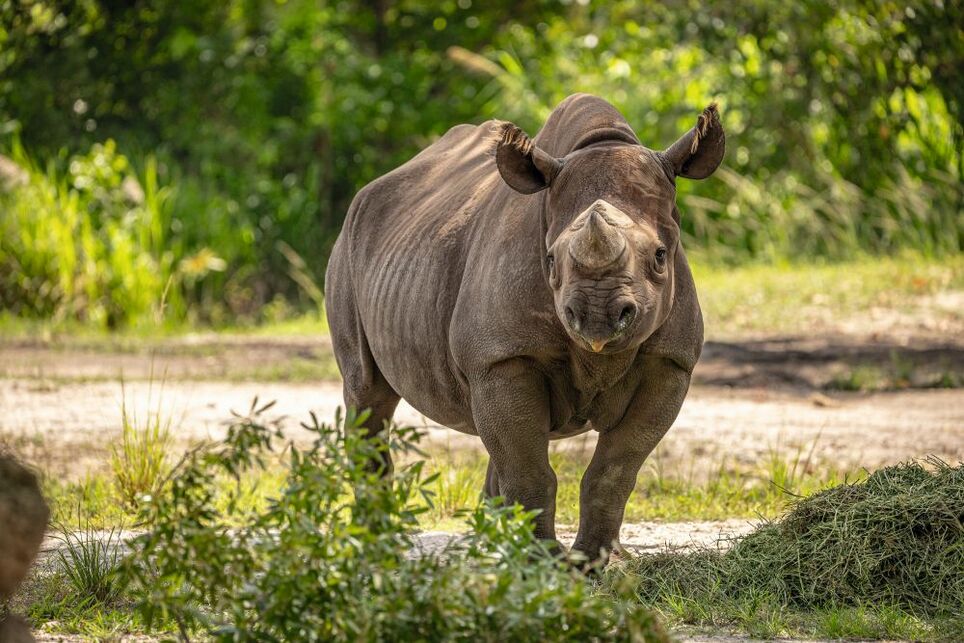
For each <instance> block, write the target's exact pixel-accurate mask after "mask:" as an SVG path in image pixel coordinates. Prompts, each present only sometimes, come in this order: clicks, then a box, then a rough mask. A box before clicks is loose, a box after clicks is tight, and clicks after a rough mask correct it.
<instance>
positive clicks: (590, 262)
mask: <svg viewBox="0 0 964 643" xmlns="http://www.w3.org/2000/svg"><path fill="white" fill-rule="evenodd" d="M625 247H626V237H624V236H623V233H622V232H620V231H619V228H618V227H617V226H615V225H613V224H612V223H610V222H609V221H608V220H607V218H606V217H605V216H604V214H603V213H602V212H601V211H600V210H599V209H598V208H595V207H594V208H593V209H592V210H590V211H589V213H588V216H587V218H586V222H585V223H584V224H583V226H582V227H581V228H580V229H579V230H578V231H577V232H576V234H575V236H574V237H573V238H572V242H571V243H570V244H569V254H570V255H571V256H572V258H573V259H575V260H576V262H577V263H578V264H580V265H582V266H585V267H586V268H589V269H590V270H597V269H599V268H604V267H605V266H608V265H609V264H611V263H613V262H614V261H616V259H618V258H619V255H621V254H622V253H623V248H625Z"/></svg>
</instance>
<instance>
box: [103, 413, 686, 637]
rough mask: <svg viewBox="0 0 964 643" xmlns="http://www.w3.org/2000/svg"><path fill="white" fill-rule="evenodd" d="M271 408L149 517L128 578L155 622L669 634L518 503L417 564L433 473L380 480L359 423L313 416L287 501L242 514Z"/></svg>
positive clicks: (293, 633) (322, 631)
mask: <svg viewBox="0 0 964 643" xmlns="http://www.w3.org/2000/svg"><path fill="white" fill-rule="evenodd" d="M269 407H270V405H268V406H265V407H261V408H258V407H256V406H252V409H251V414H250V415H249V416H248V417H245V418H240V419H238V421H237V422H236V423H235V424H234V425H232V427H231V429H230V431H229V434H228V437H227V439H226V440H225V441H224V442H223V443H221V444H219V445H216V446H214V447H213V448H208V449H202V450H196V451H193V452H191V453H190V454H189V455H188V457H187V458H185V459H184V460H183V461H182V462H181V464H180V465H178V467H177V468H176V470H175V473H174V475H173V476H172V477H171V480H170V483H169V486H167V487H166V488H165V489H164V490H163V491H162V492H161V493H158V494H157V495H156V496H155V497H154V498H152V499H151V500H150V501H149V502H147V503H145V504H144V506H143V507H142V511H141V514H140V518H141V520H142V521H143V523H144V524H145V525H146V526H148V527H149V531H148V532H147V533H145V534H144V535H142V536H139V537H137V538H135V539H134V540H133V541H132V543H131V546H132V548H133V553H132V555H131V556H130V557H129V558H127V559H126V560H125V562H124V564H123V570H122V571H121V572H120V573H121V575H122V578H124V579H125V581H126V590H125V591H126V592H127V593H128V595H129V596H130V597H131V598H132V599H133V600H134V601H135V604H136V609H137V612H138V614H140V615H141V616H142V617H143V618H144V619H145V622H146V623H147V624H148V626H151V625H153V624H154V623H160V624H170V623H174V624H176V626H177V629H178V631H179V632H180V633H181V635H182V636H185V635H187V634H188V633H190V632H194V633H197V634H204V635H207V636H210V637H211V638H213V639H215V640H224V641H237V640H252V641H254V640H290V639H292V638H299V639H303V640H326V641H358V640H362V641H376V640H469V639H481V640H486V641H505V640H572V639H573V638H576V639H583V638H592V639H593V640H600V641H607V640H614V641H630V640H632V641H664V640H668V639H667V638H666V635H665V634H664V633H663V632H662V630H661V629H660V627H659V625H658V624H657V623H656V621H655V620H654V619H653V617H652V615H651V614H650V613H649V612H648V611H647V610H645V609H644V608H643V607H642V606H640V605H639V604H637V603H635V602H634V601H631V600H627V599H626V598H622V597H619V596H618V595H616V594H614V593H609V594H607V595H601V594H599V593H598V592H596V591H595V589H594V588H593V586H592V585H590V584H589V583H587V582H586V581H585V580H584V578H582V577H581V576H580V575H579V574H578V572H575V571H574V570H572V569H571V568H570V567H569V566H568V565H567V564H566V563H565V562H564V561H560V560H559V559H557V558H555V557H554V556H553V555H552V553H551V552H550V551H549V550H548V549H547V546H546V545H544V544H543V543H541V542H539V541H537V540H536V539H535V538H534V537H533V534H532V529H531V524H530V522H529V518H531V514H526V513H525V512H523V511H522V510H521V509H520V508H518V507H497V506H495V505H493V504H481V505H480V504H477V505H476V508H475V509H474V510H473V511H471V512H467V513H463V514H462V515H463V517H464V518H465V519H466V520H467V522H468V526H469V527H470V528H471V529H470V531H469V533H468V534H467V535H466V536H465V538H464V539H462V540H459V541H454V542H451V543H449V544H447V545H445V546H444V547H443V548H442V549H441V550H440V551H435V552H432V551H425V552H422V553H421V554H420V555H414V556H413V555H411V554H410V552H411V551H412V550H413V548H414V547H415V545H414V541H413V533H414V531H415V530H416V528H417V526H418V515H419V514H420V513H423V512H424V511H425V504H424V503H425V501H426V500H427V499H429V498H431V492H430V490H429V489H428V488H427V486H426V485H427V484H428V483H429V482H430V480H431V479H430V477H426V476H424V475H423V463H421V462H418V461H416V462H413V463H412V464H410V465H408V466H404V467H399V468H397V469H396V471H395V475H394V478H393V482H394V484H392V485H386V484H384V482H383V481H382V480H381V479H380V478H379V476H378V475H377V473H372V472H370V471H369V467H367V466H366V464H367V462H368V461H369V459H370V458H372V457H377V449H378V447H376V446H375V445H373V444H372V443H370V442H368V441H365V440H363V439H361V438H360V435H359V432H358V430H357V424H356V423H355V422H356V421H355V419H354V418H348V419H347V420H346V424H345V427H342V426H340V422H339V421H338V419H337V418H336V426H335V427H330V426H326V425H319V424H318V422H317V420H315V419H314V418H312V421H311V422H310V423H308V424H306V425H304V426H305V427H306V428H307V429H308V430H309V431H310V432H311V433H312V434H313V440H312V443H311V445H310V446H309V447H307V448H298V447H295V446H293V445H288V447H287V454H286V459H287V461H288V471H287V473H286V475H285V479H284V483H283V486H282V488H281V489H280V491H279V493H278V494H276V495H274V496H273V498H272V500H271V502H269V503H268V504H267V505H266V506H264V507H257V508H255V507H250V506H246V505H245V504H244V503H243V501H242V499H243V496H244V495H245V491H244V490H243V489H242V488H241V487H238V486H235V487H229V488H227V489H225V488H224V487H223V486H222V485H221V484H220V482H219V481H220V479H221V478H222V477H224V476H229V477H236V476H240V475H243V474H244V473H245V472H247V471H251V470H258V469H260V468H261V467H262V459H263V458H264V457H265V456H266V455H267V454H269V453H271V452H272V451H274V447H275V446H277V445H279V443H283V435H282V433H281V429H280V425H278V424H277V423H273V422H267V421H264V420H262V419H261V414H262V413H263V412H264V411H265V410H267V408H269ZM343 428H347V430H343ZM353 429H354V430H353ZM412 437H413V434H412V433H411V432H410V431H408V430H401V432H400V440H399V441H398V442H396V443H395V444H394V445H393V447H392V448H393V450H396V451H400V452H402V453H404V452H408V451H410V450H411V447H412V443H411V441H410V440H411V438H412ZM381 448H388V447H386V446H384V445H382V447H381ZM347 489H351V490H353V498H352V499H351V502H347V500H348V499H347V498H346V490H347ZM225 500H226V504H224V501H225Z"/></svg>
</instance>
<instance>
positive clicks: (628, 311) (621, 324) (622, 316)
mask: <svg viewBox="0 0 964 643" xmlns="http://www.w3.org/2000/svg"><path fill="white" fill-rule="evenodd" d="M634 319H636V306H635V305H634V304H626V305H625V306H623V309H622V310H621V311H619V317H618V318H617V319H616V330H624V329H625V328H626V327H628V326H629V325H630V324H632V323H633V320H634Z"/></svg>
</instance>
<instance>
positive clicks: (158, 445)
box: [110, 383, 173, 508]
mask: <svg viewBox="0 0 964 643" xmlns="http://www.w3.org/2000/svg"><path fill="white" fill-rule="evenodd" d="M151 386H153V383H152V384H151ZM122 391H123V386H122ZM123 397H124V399H123V401H122V402H121V420H122V427H121V440H120V443H119V444H117V445H115V446H114V447H113V448H112V451H111V459H110V464H111V470H112V471H113V474H114V484H115V486H116V487H117V491H118V494H119V495H120V498H121V500H122V501H123V502H124V504H126V505H127V506H128V507H131V508H134V507H137V506H138V505H139V503H140V502H141V501H142V500H143V499H144V498H145V497H149V496H151V495H152V494H154V493H156V492H157V491H158V487H159V485H160V483H161V481H162V480H163V478H164V476H165V475H166V474H167V468H168V452H169V450H170V449H171V446H172V441H173V439H172V435H171V425H172V416H171V415H170V414H166V413H165V412H164V410H163V409H164V407H163V405H162V403H161V400H160V399H158V402H157V407H156V408H154V409H153V410H152V409H151V408H150V400H148V409H147V411H146V412H145V416H144V417H143V418H141V419H138V418H137V416H136V414H135V413H133V412H131V411H130V410H129V408H128V405H127V399H126V398H127V396H126V391H125V392H124V394H123Z"/></svg>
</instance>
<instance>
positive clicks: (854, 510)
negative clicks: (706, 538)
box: [606, 461, 964, 640]
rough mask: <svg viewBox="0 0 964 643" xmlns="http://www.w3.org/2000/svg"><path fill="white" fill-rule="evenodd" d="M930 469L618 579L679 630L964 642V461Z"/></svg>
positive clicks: (851, 487) (794, 509) (911, 470)
mask: <svg viewBox="0 0 964 643" xmlns="http://www.w3.org/2000/svg"><path fill="white" fill-rule="evenodd" d="M928 464H929V466H926V467H925V466H924V465H922V464H920V463H910V464H902V465H898V466H893V467H886V468H883V469H880V470H878V471H876V472H874V473H872V474H871V475H869V476H868V477H867V478H866V479H865V480H863V481H861V482H858V483H847V484H842V485H839V486H835V487H832V488H829V489H827V490H825V491H822V492H820V493H816V494H813V495H811V496H809V497H805V498H801V499H798V500H795V501H794V502H793V504H792V506H791V507H790V510H789V511H788V512H787V513H786V514H784V515H783V516H782V517H781V518H780V519H779V520H776V521H773V522H769V523H765V524H763V525H762V526H760V527H758V528H757V529H756V530H755V531H753V532H752V533H750V534H748V535H746V536H744V537H741V538H738V539H736V540H735V541H733V542H732V543H731V546H730V547H729V548H728V549H726V550H725V551H723V550H719V549H703V550H697V551H695V552H690V553H680V552H669V553H660V554H643V555H641V556H639V557H637V558H635V559H633V560H631V561H629V562H627V563H626V564H625V565H622V566H619V567H616V568H614V569H612V570H610V571H609V572H608V574H607V579H606V582H607V584H608V585H611V586H614V587H620V588H621V589H625V588H626V587H630V586H632V587H633V588H634V591H635V592H636V595H637V597H638V598H639V600H640V602H642V603H643V604H645V605H650V606H654V607H656V608H657V609H658V610H659V611H660V612H661V613H662V614H663V615H664V616H666V617H667V618H669V619H670V620H671V622H673V621H676V622H681V623H686V624H693V625H700V626H714V627H721V626H723V627H732V626H736V627H738V628H739V629H741V630H743V631H745V632H747V633H748V634H750V635H751V636H755V637H761V638H772V637H776V636H784V635H788V634H791V635H792V634H795V633H803V634H806V635H812V636H817V637H821V638H890V639H942V640H959V639H960V637H961V636H962V634H964V526H962V523H964V515H962V513H961V512H962V508H964V465H957V466H956V467H952V466H949V465H947V464H945V463H943V462H939V461H932V462H930V463H928Z"/></svg>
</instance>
